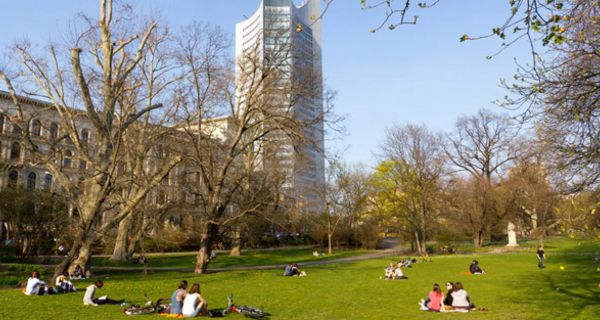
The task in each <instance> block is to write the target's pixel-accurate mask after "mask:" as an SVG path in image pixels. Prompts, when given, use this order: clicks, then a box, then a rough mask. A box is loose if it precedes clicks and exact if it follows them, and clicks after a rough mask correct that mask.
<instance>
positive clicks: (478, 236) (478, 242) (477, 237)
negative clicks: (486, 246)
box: [473, 230, 483, 248]
mask: <svg viewBox="0 0 600 320" xmlns="http://www.w3.org/2000/svg"><path fill="white" fill-rule="evenodd" d="M482 245H483V230H479V231H477V232H475V233H474V234H473V246H474V247H475V248H481V246H482Z"/></svg>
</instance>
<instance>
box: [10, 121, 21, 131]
mask: <svg viewBox="0 0 600 320" xmlns="http://www.w3.org/2000/svg"><path fill="white" fill-rule="evenodd" d="M12 133H14V134H21V127H20V126H19V125H18V124H16V123H13V126H12Z"/></svg>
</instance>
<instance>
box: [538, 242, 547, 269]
mask: <svg viewBox="0 0 600 320" xmlns="http://www.w3.org/2000/svg"><path fill="white" fill-rule="evenodd" d="M536 255H537V258H538V268H540V269H543V268H544V259H546V255H545V254H544V246H543V245H540V246H539V247H538V250H537V253H536Z"/></svg>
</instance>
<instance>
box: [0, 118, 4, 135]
mask: <svg viewBox="0 0 600 320" xmlns="http://www.w3.org/2000/svg"><path fill="white" fill-rule="evenodd" d="M3 132H4V114H2V113H0V133H3Z"/></svg>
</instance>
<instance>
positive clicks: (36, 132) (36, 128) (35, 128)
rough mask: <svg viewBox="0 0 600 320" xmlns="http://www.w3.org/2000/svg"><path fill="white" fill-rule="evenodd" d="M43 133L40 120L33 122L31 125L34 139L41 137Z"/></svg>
mask: <svg viewBox="0 0 600 320" xmlns="http://www.w3.org/2000/svg"><path fill="white" fill-rule="evenodd" d="M41 132H42V123H41V122H40V120H37V119H36V120H33V122H32V123H31V135H32V136H34V137H39V136H40V134H41Z"/></svg>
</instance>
